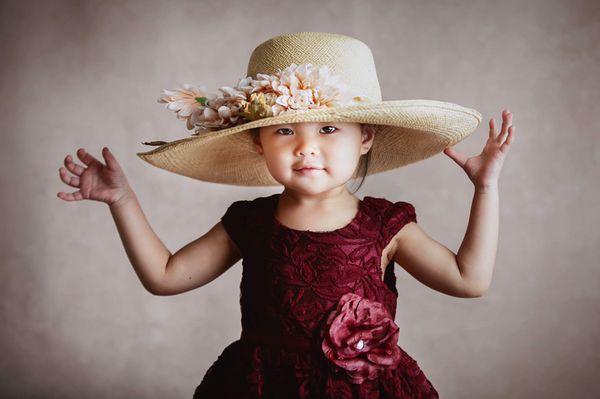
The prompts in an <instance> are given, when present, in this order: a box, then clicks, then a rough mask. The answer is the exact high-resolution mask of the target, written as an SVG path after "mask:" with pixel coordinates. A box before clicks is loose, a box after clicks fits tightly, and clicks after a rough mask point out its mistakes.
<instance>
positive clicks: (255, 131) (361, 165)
mask: <svg viewBox="0 0 600 399" xmlns="http://www.w3.org/2000/svg"><path fill="white" fill-rule="evenodd" d="M371 126H372V125H371ZM371 126H369V127H371ZM365 128H368V125H366V124H362V123H361V129H365ZM372 128H373V129H374V128H375V127H374V126H372ZM259 134H260V127H255V128H252V129H250V135H251V137H252V140H253V141H256V140H257V139H258V136H259ZM372 149H373V148H371V149H370V150H369V151H368V152H367V153H366V154H363V155H361V156H360V159H359V160H358V166H357V169H359V170H361V171H362V174H360V172H359V175H360V176H361V180H360V184H359V185H358V187H357V188H356V190H354V191H353V192H352V194H355V193H356V192H357V191H358V190H360V188H361V187H362V185H363V183H364V181H365V178H366V177H367V173H368V171H369V162H370V161H371V151H372Z"/></svg>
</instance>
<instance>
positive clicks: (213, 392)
mask: <svg viewBox="0 0 600 399" xmlns="http://www.w3.org/2000/svg"><path fill="white" fill-rule="evenodd" d="M279 196H280V194H273V195H271V196H267V197H259V198H256V199H254V200H248V201H246V200H242V201H236V202H234V203H232V204H231V206H230V207H229V208H228V209H227V212H226V213H225V214H224V215H223V217H222V219H221V220H222V223H223V225H224V227H225V229H226V231H227V233H228V234H229V236H230V237H231V239H232V240H233V242H235V244H236V245H237V246H238V248H239V249H240V252H241V253H242V258H243V262H242V265H243V273H242V279H241V283H240V305H241V314H242V320H241V324H242V334H241V337H240V339H238V340H236V341H234V342H233V343H231V344H229V345H228V346H227V347H226V348H225V349H224V350H223V352H222V353H221V355H220V356H219V357H218V359H217V360H216V361H215V362H214V363H213V364H212V366H211V367H210V368H209V369H208V371H207V372H206V374H205V376H204V378H203V380H202V382H201V383H200V384H199V385H198V387H197V388H196V390H195V393H194V398H236V399H241V398H369V399H377V398H378V399H383V398H438V393H437V391H436V389H435V388H434V387H433V385H432V384H431V382H430V381H429V380H428V379H427V377H426V376H425V374H424V373H423V371H422V370H421V369H420V367H419V365H418V364H417V362H416V361H415V360H414V359H412V358H411V357H410V356H409V355H408V354H407V353H406V352H405V351H404V350H403V349H402V348H400V346H398V345H397V342H393V344H392V346H393V349H394V351H395V352H393V351H387V352H385V353H384V355H385V354H386V353H387V354H389V353H392V352H393V353H395V355H391V354H389V355H388V356H395V358H396V361H395V362H394V364H393V366H387V367H382V368H381V369H380V370H379V371H378V372H377V375H376V377H375V378H370V379H365V380H364V381H363V382H361V383H355V382H353V381H352V380H351V378H349V376H348V373H347V370H346V369H345V368H343V367H340V366H339V365H338V364H337V363H335V362H333V361H332V360H330V359H329V358H328V357H327V356H325V354H324V349H323V348H324V346H323V341H324V338H323V336H324V334H326V333H327V331H329V328H330V326H329V323H331V320H332V317H329V316H330V315H331V314H332V313H336V309H338V310H339V309H340V308H341V305H340V306H338V305H339V304H340V302H341V300H340V298H341V297H342V296H344V294H346V297H347V296H352V297H353V298H359V299H360V298H364V299H365V300H364V301H363V302H364V303H365V304H375V305H377V306H379V308H377V309H379V313H381V309H383V311H384V313H386V314H389V315H391V321H390V320H389V319H385V320H387V323H388V324H387V327H385V328H388V330H389V328H391V327H389V325H390V323H392V322H393V319H394V316H395V314H396V299H397V296H398V292H397V290H396V285H395V283H396V277H395V275H394V262H393V261H390V262H389V263H387V265H386V268H385V277H384V279H383V280H382V279H381V276H382V269H381V263H382V252H383V249H384V248H385V247H386V246H387V245H388V244H389V243H390V241H391V239H392V237H393V236H394V235H395V234H396V233H397V232H398V231H399V230H400V229H401V228H402V227H403V226H404V225H405V224H406V223H408V222H410V221H414V222H416V215H415V210H414V207H413V206H412V205H411V204H410V203H407V202H402V201H399V202H396V203H393V202H390V201H388V200H387V199H384V198H375V197H369V196H366V197H365V198H364V199H363V200H362V201H360V203H359V210H358V212H357V214H356V216H355V217H354V219H353V220H352V221H351V222H350V223H349V224H347V225H346V226H344V227H342V228H340V229H337V230H334V231H326V232H313V231H301V230H295V229H291V228H289V227H286V226H284V225H283V224H281V223H280V222H279V221H278V220H277V218H276V217H275V211H276V209H277V204H278V200H279ZM349 293H351V294H349ZM355 302H356V303H357V301H355ZM358 302H360V301H358ZM375 305H373V307H372V308H371V309H375V307H374V306H375ZM347 306H349V305H347ZM347 306H346V307H345V308H344V309H345V311H346V312H347V313H348V314H346V315H341V316H340V317H337V319H336V320H337V321H338V322H340V320H341V322H342V323H348V321H347V320H351V319H352V320H354V324H351V326H350V327H349V329H350V330H351V329H352V328H354V329H355V330H360V329H361V328H364V327H365V326H366V327H367V329H368V328H372V330H375V329H376V328H375V327H372V326H373V324H363V325H359V324H357V322H356V319H353V317H355V316H356V312H354V311H355V310H356V309H354V310H352V309H350V308H347ZM371 312H372V313H369V310H367V312H366V313H364V312H363V314H367V317H369V316H373V315H374V314H377V312H375V311H373V310H372V311H371ZM387 312H389V313H387ZM350 313H352V314H351V315H349V314H350ZM337 315H340V312H339V311H338V312H337ZM373 317H375V316H373ZM381 320H383V319H381ZM365 323H367V322H365ZM334 324H335V323H334ZM380 324H381V323H380ZM394 325H395V324H394ZM346 327H347V326H346ZM377 328H379V327H377ZM381 328H384V327H381ZM331 331H333V327H332V329H331ZM343 331H346V333H349V332H348V331H349V330H348V328H346V329H345V330H343ZM378 331H381V330H378ZM350 332H352V331H350ZM392 332H393V331H392ZM336 334H342V335H343V334H344V332H341V333H340V332H338V331H337V330H336ZM387 336H390V334H388V335H387ZM397 337H398V335H397V332H396V335H395V336H394V335H392V336H391V338H390V339H388V342H392V341H394V340H396V339H397ZM342 339H343V337H342ZM361 341H362V340H361ZM364 342H368V341H364ZM362 345H363V343H362V342H361V343H360V344H359V345H358V346H356V347H357V348H358V347H362ZM367 348H368V346H364V347H363V349H367ZM346 349H348V348H346ZM352 349H354V348H352ZM340 351H342V349H340ZM346 353H347V352H346ZM382 353H383V352H382ZM342 358H343V356H342ZM369 358H372V359H380V358H378V357H374V356H370V357H369ZM364 359H366V357H364ZM398 359H399V360H398ZM383 361H385V359H384V360H383ZM360 362H361V363H360V364H366V363H369V361H368V360H364V361H362V360H361V361H360ZM370 366H373V364H371V365H370ZM372 369H373V368H372V367H371V370H372Z"/></svg>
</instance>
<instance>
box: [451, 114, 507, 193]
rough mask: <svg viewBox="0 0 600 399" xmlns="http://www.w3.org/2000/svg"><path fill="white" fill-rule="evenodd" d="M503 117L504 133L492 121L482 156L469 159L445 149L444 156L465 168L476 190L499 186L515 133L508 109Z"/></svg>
mask: <svg viewBox="0 0 600 399" xmlns="http://www.w3.org/2000/svg"><path fill="white" fill-rule="evenodd" d="M502 116H503V121H502V131H501V132H500V133H499V134H498V133H497V132H496V129H495V123H494V118H491V119H490V132H489V135H488V139H487V142H486V143H485V147H483V150H482V151H481V154H479V155H477V156H475V157H471V158H468V157H467V156H466V155H464V154H461V153H459V152H457V151H455V150H454V149H453V148H452V147H448V148H446V149H444V154H446V155H448V156H449V157H450V158H452V159H453V160H454V162H456V163H457V164H458V165H459V166H460V167H461V168H463V170H464V171H465V172H466V174H467V176H469V179H470V180H471V181H472V182H473V184H474V185H475V187H476V188H486V187H490V186H495V185H497V184H498V178H499V176H500V170H501V169H502V164H503V163H504V158H505V157H506V154H508V151H509V150H510V144H511V143H512V142H513V136H514V133H515V127H514V126H512V113H511V112H510V111H509V110H507V109H506V110H504V112H503V113H502ZM509 126H510V127H509Z"/></svg>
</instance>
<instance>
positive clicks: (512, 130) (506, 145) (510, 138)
mask: <svg viewBox="0 0 600 399" xmlns="http://www.w3.org/2000/svg"><path fill="white" fill-rule="evenodd" d="M514 134H515V127H514V126H511V127H509V128H508V137H507V138H506V141H505V142H504V143H502V145H501V146H500V151H502V152H507V151H508V150H509V149H510V145H511V144H512V142H513V140H514Z"/></svg>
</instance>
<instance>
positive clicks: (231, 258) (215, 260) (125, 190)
mask: <svg viewBox="0 0 600 399" xmlns="http://www.w3.org/2000/svg"><path fill="white" fill-rule="evenodd" d="M77 155H78V156H79V158H80V159H81V160H82V161H83V162H84V163H85V164H86V165H87V168H84V167H82V166H80V165H76V164H75V163H73V161H72V160H71V159H70V156H67V157H66V158H65V166H66V167H67V169H68V170H69V171H71V172H72V173H73V174H74V175H75V176H69V175H67V172H66V171H65V170H64V168H60V170H59V171H60V176H61V179H62V180H63V182H65V183H66V184H68V185H70V186H72V187H78V188H80V190H79V191H77V192H74V193H64V192H59V193H58V194H57V195H58V197H59V198H62V199H64V200H65V201H77V200H81V199H91V200H96V201H101V202H105V203H106V204H108V206H109V208H110V212H111V214H112V216H113V219H114V221H115V224H116V226H117V230H118V232H119V236H120V237H121V241H122V242H123V246H124V247H125V252H126V253H127V256H128V258H129V261H130V262H131V264H132V266H133V268H134V270H135V272H136V274H137V275H138V277H139V279H140V281H141V282H142V285H143V286H144V287H145V288H146V289H147V290H148V291H149V292H151V293H153V294H155V295H175V294H179V293H182V292H186V291H189V290H191V289H194V288H197V287H201V286H203V285H205V284H207V283H209V282H210V281H212V280H214V279H215V278H217V277H218V276H220V275H221V274H222V273H224V272H225V271H226V270H227V269H229V268H230V267H231V266H233V265H234V264H235V263H236V262H237V261H238V260H240V259H241V254H240V252H239V250H238V248H237V247H236V246H235V244H234V243H233V241H232V240H231V239H230V238H229V235H228V234H227V232H226V231H225V229H224V228H223V225H222V223H221V222H218V223H217V224H216V225H215V226H213V228H212V229H211V230H210V231H208V232H207V233H206V234H205V235H203V236H202V237H200V238H198V239H197V240H195V241H193V242H191V243H189V244H188V245H186V246H185V247H183V248H181V249H180V250H179V251H178V252H176V253H175V254H171V252H170V251H169V250H168V249H167V247H166V246H165V245H164V244H163V242H162V241H161V240H160V238H159V237H158V236H157V235H156V233H155V232H154V231H153V230H152V228H151V227H150V224H149V223H148V220H147V219H146V217H145V215H144V213H143V211H142V208H141V206H140V204H139V201H138V199H137V197H136V195H135V193H134V192H133V190H132V189H131V188H130V186H129V184H128V182H127V179H126V178H125V174H124V173H123V170H122V169H121V167H120V165H119V164H118V162H117V160H116V158H115V157H114V155H113V154H112V153H111V152H110V151H109V150H108V148H104V149H103V150H102V155H103V157H104V159H105V161H106V165H103V164H102V163H101V162H100V161H98V160H97V159H96V158H94V157H93V156H92V155H90V154H89V153H87V152H85V150H84V149H79V150H78V151H77Z"/></svg>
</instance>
